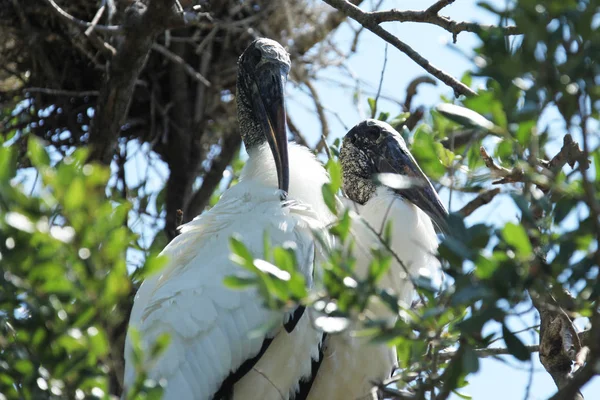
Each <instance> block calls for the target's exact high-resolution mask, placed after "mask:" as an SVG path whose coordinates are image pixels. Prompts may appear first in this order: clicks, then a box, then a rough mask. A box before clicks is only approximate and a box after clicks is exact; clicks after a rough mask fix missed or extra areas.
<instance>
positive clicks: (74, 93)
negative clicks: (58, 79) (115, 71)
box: [23, 87, 100, 97]
mask: <svg viewBox="0 0 600 400" xmlns="http://www.w3.org/2000/svg"><path fill="white" fill-rule="evenodd" d="M23 92H24V93H43V94H49V95H54V96H70V97H93V96H98V95H99V94H100V92H98V91H97V90H85V91H81V92H78V91H76V90H62V89H50V88H40V87H30V88H25V89H23Z"/></svg>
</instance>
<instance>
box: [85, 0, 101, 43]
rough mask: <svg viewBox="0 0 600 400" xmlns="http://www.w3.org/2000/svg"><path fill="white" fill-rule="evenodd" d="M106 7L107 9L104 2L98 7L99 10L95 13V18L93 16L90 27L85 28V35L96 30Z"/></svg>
mask: <svg viewBox="0 0 600 400" xmlns="http://www.w3.org/2000/svg"><path fill="white" fill-rule="evenodd" d="M102 3H105V1H103V2H102ZM105 9H106V5H105V4H102V6H101V7H100V8H99V9H98V11H96V15H94V18H92V22H91V23H90V27H89V28H87V29H86V30H85V36H90V34H91V33H92V32H93V31H94V29H95V28H96V26H97V25H98V22H99V21H100V18H102V14H104V10H105Z"/></svg>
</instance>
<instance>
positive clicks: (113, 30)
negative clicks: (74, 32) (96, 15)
mask: <svg viewBox="0 0 600 400" xmlns="http://www.w3.org/2000/svg"><path fill="white" fill-rule="evenodd" d="M46 3H48V4H49V5H50V7H52V9H53V10H54V12H55V13H56V14H57V15H58V16H59V17H60V18H61V19H63V20H64V21H66V22H68V23H70V24H74V25H77V26H79V27H80V28H85V29H89V28H92V29H94V30H96V31H97V32H102V33H109V34H121V33H123V32H124V29H123V27H122V26H120V25H97V24H94V23H92V22H86V21H82V20H80V19H78V18H75V17H74V16H72V15H71V14H69V13H68V12H66V11H65V10H63V9H62V8H60V6H59V5H58V4H56V3H55V2H54V0H46ZM86 34H87V32H86Z"/></svg>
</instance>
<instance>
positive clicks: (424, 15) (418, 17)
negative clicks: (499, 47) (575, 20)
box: [369, 9, 522, 43]
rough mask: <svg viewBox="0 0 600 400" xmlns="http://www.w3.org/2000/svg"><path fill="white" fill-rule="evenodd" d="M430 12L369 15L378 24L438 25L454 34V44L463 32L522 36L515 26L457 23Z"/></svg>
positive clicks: (393, 10)
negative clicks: (414, 23) (492, 32)
mask: <svg viewBox="0 0 600 400" xmlns="http://www.w3.org/2000/svg"><path fill="white" fill-rule="evenodd" d="M428 11H429V10H425V11H412V10H406V11H400V10H396V9H391V10H386V11H376V12H372V13H369V15H370V16H371V17H372V18H373V19H374V21H376V22H377V23H378V24H380V23H383V22H419V23H425V24H432V25H437V26H439V27H441V28H443V29H444V30H446V31H448V32H450V33H452V38H453V41H454V43H456V39H457V36H458V34H459V33H461V32H473V33H480V32H485V31H491V30H498V31H499V32H500V33H502V34H503V35H520V34H521V33H522V32H521V31H520V30H519V29H518V28H517V27H516V26H514V25H511V26H496V25H485V24H478V23H475V22H456V21H454V20H452V19H450V18H448V17H443V16H441V15H438V14H437V13H433V14H432V13H429V12H428Z"/></svg>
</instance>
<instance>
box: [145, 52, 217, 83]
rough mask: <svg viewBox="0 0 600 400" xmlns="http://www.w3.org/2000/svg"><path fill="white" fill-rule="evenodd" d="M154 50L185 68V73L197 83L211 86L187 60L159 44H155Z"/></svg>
mask: <svg viewBox="0 0 600 400" xmlns="http://www.w3.org/2000/svg"><path fill="white" fill-rule="evenodd" d="M152 50H154V51H157V52H159V53H160V54H162V55H163V56H165V57H166V58H168V59H169V60H170V61H172V62H174V63H176V64H179V65H181V66H182V67H183V70H184V71H185V73H186V74H188V75H189V76H190V77H192V78H193V79H194V80H196V81H197V82H200V83H202V84H204V85H205V86H210V82H209V81H208V80H207V79H206V78H205V77H203V76H202V74H201V73H200V72H198V71H197V70H196V69H194V67H192V66H191V65H190V64H188V63H187V62H185V60H184V59H183V58H181V57H180V56H178V55H177V54H175V53H173V52H172V51H171V50H169V49H167V48H166V47H165V46H163V45H161V44H158V43H153V44H152Z"/></svg>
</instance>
